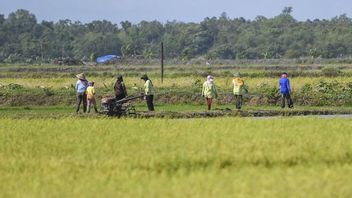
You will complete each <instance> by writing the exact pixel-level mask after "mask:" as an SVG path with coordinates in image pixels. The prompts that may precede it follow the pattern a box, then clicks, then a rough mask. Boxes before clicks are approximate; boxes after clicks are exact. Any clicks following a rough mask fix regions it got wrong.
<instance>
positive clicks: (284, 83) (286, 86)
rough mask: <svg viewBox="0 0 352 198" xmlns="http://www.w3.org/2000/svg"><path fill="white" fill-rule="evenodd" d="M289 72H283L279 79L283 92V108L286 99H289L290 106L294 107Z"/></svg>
mask: <svg viewBox="0 0 352 198" xmlns="http://www.w3.org/2000/svg"><path fill="white" fill-rule="evenodd" d="M287 76H288V75H287V73H286V72H283V73H281V78H280V80H279V86H280V94H281V108H285V99H286V100H287V106H288V108H293V101H292V99H291V95H290V94H291V87H290V81H289V79H288V77H287Z"/></svg>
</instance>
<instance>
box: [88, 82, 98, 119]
mask: <svg viewBox="0 0 352 198" xmlns="http://www.w3.org/2000/svg"><path fill="white" fill-rule="evenodd" d="M86 94H87V112H88V113H89V112H90V106H92V105H93V107H94V110H95V113H98V109H97V103H96V100H95V88H94V82H93V81H90V82H88V87H87V90H86Z"/></svg>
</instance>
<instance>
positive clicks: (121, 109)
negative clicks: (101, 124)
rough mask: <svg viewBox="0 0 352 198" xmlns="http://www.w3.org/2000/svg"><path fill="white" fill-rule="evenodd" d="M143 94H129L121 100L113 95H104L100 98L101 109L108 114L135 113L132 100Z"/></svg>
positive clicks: (128, 114) (122, 114)
mask: <svg viewBox="0 0 352 198" xmlns="http://www.w3.org/2000/svg"><path fill="white" fill-rule="evenodd" d="M143 97H144V95H143V94H141V95H138V96H130V97H126V98H123V99H121V100H116V98H115V97H104V98H102V100H101V111H102V113H104V114H106V115H108V116H118V117H121V116H130V115H132V116H133V115H136V114H137V112H136V108H135V106H134V105H133V103H132V101H134V100H137V99H141V98H143Z"/></svg>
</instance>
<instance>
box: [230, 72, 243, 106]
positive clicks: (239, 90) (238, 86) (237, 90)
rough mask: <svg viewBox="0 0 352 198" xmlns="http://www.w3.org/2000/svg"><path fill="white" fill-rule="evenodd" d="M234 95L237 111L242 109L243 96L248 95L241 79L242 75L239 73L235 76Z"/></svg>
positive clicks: (233, 81)
mask: <svg viewBox="0 0 352 198" xmlns="http://www.w3.org/2000/svg"><path fill="white" fill-rule="evenodd" d="M233 77H234V78H233V80H232V83H233V95H234V96H235V100H236V109H241V108H242V101H243V95H244V94H245V93H246V89H245V87H244V81H243V80H242V78H241V74H240V73H239V72H237V73H235V74H234V75H233Z"/></svg>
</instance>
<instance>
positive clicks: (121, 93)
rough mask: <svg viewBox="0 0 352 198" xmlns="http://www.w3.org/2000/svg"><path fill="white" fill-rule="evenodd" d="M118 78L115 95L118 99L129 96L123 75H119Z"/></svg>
mask: <svg viewBox="0 0 352 198" xmlns="http://www.w3.org/2000/svg"><path fill="white" fill-rule="evenodd" d="M116 78H117V80H116V82H115V85H114V90H115V97H116V100H121V99H123V98H125V97H127V90H126V86H125V83H124V82H123V78H122V75H120V74H119V75H117V77H116Z"/></svg>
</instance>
